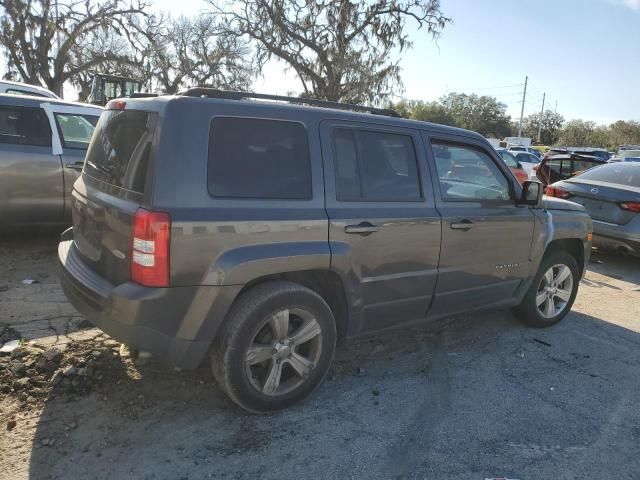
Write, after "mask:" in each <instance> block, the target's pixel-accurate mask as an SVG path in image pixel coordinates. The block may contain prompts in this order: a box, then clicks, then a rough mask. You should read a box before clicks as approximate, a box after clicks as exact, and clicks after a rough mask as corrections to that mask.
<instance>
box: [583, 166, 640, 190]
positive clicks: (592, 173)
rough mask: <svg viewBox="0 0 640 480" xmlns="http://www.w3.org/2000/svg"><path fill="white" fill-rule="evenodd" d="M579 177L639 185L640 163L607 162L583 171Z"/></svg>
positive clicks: (633, 185)
mask: <svg viewBox="0 0 640 480" xmlns="http://www.w3.org/2000/svg"><path fill="white" fill-rule="evenodd" d="M579 179H580V180H596V181H598V182H607V183H619V184H622V185H630V186H632V187H640V164H633V163H609V164H607V165H602V166H600V167H598V168H592V169H591V170H589V171H587V172H584V173H583V174H582V175H580V177H579Z"/></svg>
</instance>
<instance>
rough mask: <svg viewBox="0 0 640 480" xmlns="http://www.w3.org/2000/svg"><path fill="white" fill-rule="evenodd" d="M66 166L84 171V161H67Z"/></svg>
mask: <svg viewBox="0 0 640 480" xmlns="http://www.w3.org/2000/svg"><path fill="white" fill-rule="evenodd" d="M65 167H67V168H72V169H73V170H78V171H82V167H84V162H76V163H67V164H66V165H65Z"/></svg>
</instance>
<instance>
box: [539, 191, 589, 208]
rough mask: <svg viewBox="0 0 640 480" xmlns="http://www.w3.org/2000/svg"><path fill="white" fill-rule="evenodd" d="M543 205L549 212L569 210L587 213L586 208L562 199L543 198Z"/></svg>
mask: <svg viewBox="0 0 640 480" xmlns="http://www.w3.org/2000/svg"><path fill="white" fill-rule="evenodd" d="M542 203H543V204H544V206H545V208H546V209H547V210H569V211H574V212H586V210H585V208H584V207H583V206H582V205H580V204H578V203H575V202H570V201H569V200H562V199H561V198H553V197H547V196H546V195H545V196H544V197H542Z"/></svg>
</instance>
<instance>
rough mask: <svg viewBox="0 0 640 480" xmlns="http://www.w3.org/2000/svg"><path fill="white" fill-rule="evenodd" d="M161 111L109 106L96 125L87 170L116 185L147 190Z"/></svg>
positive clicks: (135, 190)
mask: <svg viewBox="0 0 640 480" xmlns="http://www.w3.org/2000/svg"><path fill="white" fill-rule="evenodd" d="M156 121H157V115H156V114H154V113H149V112H141V111H137V110H107V111H105V112H103V113H102V115H101V116H100V120H99V121H98V124H97V126H96V130H95V132H94V135H93V139H92V141H91V144H90V145H89V149H88V150H87V161H86V164H85V172H86V173H87V174H89V175H91V176H92V177H94V178H97V179H99V180H102V181H104V182H107V183H109V184H111V185H115V186H116V187H120V188H124V189H126V190H131V191H134V192H138V193H144V184H145V179H146V175H147V166H148V164H149V156H150V152H151V142H152V139H153V133H154V131H155V125H156Z"/></svg>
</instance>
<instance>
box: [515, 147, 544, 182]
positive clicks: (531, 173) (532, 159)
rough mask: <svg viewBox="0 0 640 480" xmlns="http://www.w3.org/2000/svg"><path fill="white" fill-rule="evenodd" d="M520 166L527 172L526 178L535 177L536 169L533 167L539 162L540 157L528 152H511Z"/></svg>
mask: <svg viewBox="0 0 640 480" xmlns="http://www.w3.org/2000/svg"><path fill="white" fill-rule="evenodd" d="M511 153H513V156H514V157H516V160H517V161H518V163H519V164H520V166H521V167H522V168H523V169H524V171H525V172H527V180H529V179H535V178H537V177H536V171H535V167H536V166H537V165H539V164H540V159H539V158H538V157H536V156H535V155H532V154H531V153H528V152H511Z"/></svg>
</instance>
